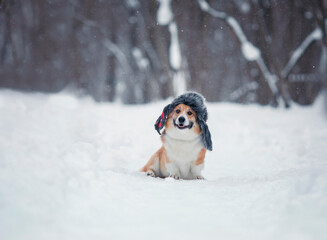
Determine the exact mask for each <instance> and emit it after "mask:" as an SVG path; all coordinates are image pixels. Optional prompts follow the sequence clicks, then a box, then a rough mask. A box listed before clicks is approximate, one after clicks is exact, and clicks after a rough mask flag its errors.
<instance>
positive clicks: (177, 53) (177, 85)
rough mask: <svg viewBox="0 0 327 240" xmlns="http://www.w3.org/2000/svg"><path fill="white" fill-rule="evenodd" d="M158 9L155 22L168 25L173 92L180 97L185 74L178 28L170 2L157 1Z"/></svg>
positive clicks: (167, 0)
mask: <svg viewBox="0 0 327 240" xmlns="http://www.w3.org/2000/svg"><path fill="white" fill-rule="evenodd" d="M158 2H159V4H160V5H159V8H158V11H157V22H158V24H159V25H163V26H165V25H168V31H169V34H170V45H169V53H168V56H169V64H170V66H171V68H172V69H173V70H174V74H173V82H172V83H173V91H174V93H175V95H180V94H182V93H183V92H185V91H186V79H185V73H184V72H183V70H182V69H181V67H182V53H181V48H180V44H179V39H178V27H177V24H176V22H175V21H174V15H173V12H172V9H171V0H158Z"/></svg>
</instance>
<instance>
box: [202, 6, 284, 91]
mask: <svg viewBox="0 0 327 240" xmlns="http://www.w3.org/2000/svg"><path fill="white" fill-rule="evenodd" d="M197 2H198V3H199V5H200V8H201V10H202V11H204V12H207V13H209V14H210V15H211V16H213V17H215V18H219V19H221V20H223V21H225V22H226V23H227V24H228V26H229V27H230V28H231V29H232V30H233V32H234V33H235V35H236V37H237V39H238V40H239V42H240V44H241V51H242V54H243V56H244V58H245V59H246V60H248V61H255V62H256V63H257V65H258V67H259V69H260V71H261V73H262V74H263V76H264V78H265V80H266V81H267V83H268V85H269V87H270V90H271V92H272V93H273V95H276V94H277V93H278V88H277V86H276V83H277V77H276V76H275V75H273V74H271V73H270V71H269V69H268V67H267V66H266V64H265V63H264V61H263V59H262V57H261V51H260V49H258V48H257V47H255V46H254V45H253V44H252V43H251V42H250V41H249V40H248V39H247V37H246V35H245V34H244V32H243V30H242V27H241V26H240V24H239V23H238V22H237V20H236V19H235V18H234V17H231V16H229V15H227V14H226V13H225V12H220V11H217V10H215V9H213V8H212V7H211V6H210V5H209V4H208V3H207V2H206V1H205V0H197Z"/></svg>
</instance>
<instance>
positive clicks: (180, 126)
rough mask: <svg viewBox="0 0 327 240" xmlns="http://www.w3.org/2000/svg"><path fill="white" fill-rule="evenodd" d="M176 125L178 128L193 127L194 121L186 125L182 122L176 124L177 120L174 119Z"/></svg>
mask: <svg viewBox="0 0 327 240" xmlns="http://www.w3.org/2000/svg"><path fill="white" fill-rule="evenodd" d="M174 126H175V127H177V128H178V129H187V128H188V129H191V128H192V127H193V122H190V124H189V125H184V124H182V123H179V124H176V121H175V120H174Z"/></svg>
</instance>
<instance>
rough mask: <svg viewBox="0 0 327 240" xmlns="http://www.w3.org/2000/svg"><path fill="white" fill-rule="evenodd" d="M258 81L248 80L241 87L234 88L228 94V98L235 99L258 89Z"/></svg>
mask: <svg viewBox="0 0 327 240" xmlns="http://www.w3.org/2000/svg"><path fill="white" fill-rule="evenodd" d="M258 87H259V86H258V83H257V82H249V83H246V84H245V85H243V86H242V87H240V88H238V89H236V90H235V91H233V92H232V93H231V94H230V98H229V99H230V100H231V101H236V100H237V99H239V98H241V97H243V96H244V95H245V94H247V93H248V92H250V91H255V90H257V89H258Z"/></svg>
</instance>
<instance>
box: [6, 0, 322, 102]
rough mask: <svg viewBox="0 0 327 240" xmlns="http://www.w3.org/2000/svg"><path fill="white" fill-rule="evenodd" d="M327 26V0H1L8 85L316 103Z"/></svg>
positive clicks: (110, 95) (120, 97) (118, 96)
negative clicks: (198, 94)
mask: <svg viewBox="0 0 327 240" xmlns="http://www.w3.org/2000/svg"><path fill="white" fill-rule="evenodd" d="M326 30H327V1H326V0H294V1H281V0H231V1H223V0H216V1H212V0H208V1H204V0H188V1H185V0H184V1H181V0H179V1H178V0H160V1H155V0H151V1H150V0H110V1H105V0H81V1H77V0H56V1H54V0H33V1H32V0H0V87H3V88H12V89H19V90H23V91H42V92H58V91H61V90H63V89H70V90H73V91H76V92H77V93H79V94H86V95H91V96H92V97H93V98H94V99H95V100H96V101H120V102H123V103H127V104H131V103H147V102H151V101H154V100H159V99H165V98H167V97H169V96H174V95H177V94H179V93H181V92H183V91H185V90H195V91H198V92H201V93H202V94H203V95H204V96H205V97H206V98H207V100H209V101H232V102H240V103H251V102H258V103H260V104H270V105H273V106H277V105H278V104H282V106H289V105H290V104H291V102H297V103H299V104H303V105H308V104H311V103H313V102H314V100H315V99H316V97H317V95H318V94H319V92H320V91H322V89H323V88H324V85H325V87H326V68H327V67H326V66H327V35H326Z"/></svg>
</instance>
